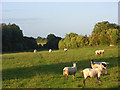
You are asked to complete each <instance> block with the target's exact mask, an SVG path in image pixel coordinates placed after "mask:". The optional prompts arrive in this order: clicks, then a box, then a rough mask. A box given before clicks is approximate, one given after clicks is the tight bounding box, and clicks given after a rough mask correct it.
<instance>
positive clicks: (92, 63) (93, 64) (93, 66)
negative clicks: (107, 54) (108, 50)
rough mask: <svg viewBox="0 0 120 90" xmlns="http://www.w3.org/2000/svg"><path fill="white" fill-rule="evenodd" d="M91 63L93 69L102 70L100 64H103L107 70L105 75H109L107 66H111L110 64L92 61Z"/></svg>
mask: <svg viewBox="0 0 120 90" xmlns="http://www.w3.org/2000/svg"><path fill="white" fill-rule="evenodd" d="M90 61H91V67H92V68H93V69H95V68H100V64H102V65H103V66H104V69H105V74H107V65H108V64H109V63H108V62H93V60H90Z"/></svg>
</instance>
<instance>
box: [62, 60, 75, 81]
mask: <svg viewBox="0 0 120 90" xmlns="http://www.w3.org/2000/svg"><path fill="white" fill-rule="evenodd" d="M76 63H77V62H73V66H72V67H64V69H63V79H64V80H65V75H67V80H68V75H73V79H75V74H76V72H77V67H76Z"/></svg>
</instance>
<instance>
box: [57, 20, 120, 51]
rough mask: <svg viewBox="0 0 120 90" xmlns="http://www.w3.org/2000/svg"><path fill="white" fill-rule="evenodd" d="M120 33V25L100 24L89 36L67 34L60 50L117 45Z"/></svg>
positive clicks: (104, 22)
mask: <svg viewBox="0 0 120 90" xmlns="http://www.w3.org/2000/svg"><path fill="white" fill-rule="evenodd" d="M119 32H120V25H116V24H112V23H109V22H108V21H103V22H98V23H97V24H95V26H94V29H93V31H92V34H91V35H89V36H87V35H84V36H83V35H78V34H76V33H70V34H66V37H65V38H64V39H61V40H60V41H59V49H63V48H79V47H84V46H96V45H110V44H114V45H117V44H118V42H119V41H120V37H119V36H120V33H119Z"/></svg>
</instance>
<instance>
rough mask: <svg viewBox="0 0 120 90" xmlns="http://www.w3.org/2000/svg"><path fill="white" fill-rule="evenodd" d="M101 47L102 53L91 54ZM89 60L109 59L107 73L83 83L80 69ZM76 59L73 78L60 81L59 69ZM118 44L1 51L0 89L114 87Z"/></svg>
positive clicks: (87, 64)
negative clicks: (33, 50)
mask: <svg viewBox="0 0 120 90" xmlns="http://www.w3.org/2000/svg"><path fill="white" fill-rule="evenodd" d="M97 49H105V53H104V55H103V56H101V55H98V56H95V50H97ZM89 59H95V61H96V62H97V61H99V62H101V61H105V62H109V65H108V67H107V70H108V74H106V75H105V74H104V71H103V75H102V76H101V81H102V83H98V80H97V77H95V78H87V80H86V86H84V85H83V79H84V77H83V74H82V73H81V72H80V71H81V70H83V69H85V68H90V67H91V65H90V61H89ZM74 61H78V63H77V69H78V71H77V73H76V75H75V79H74V80H73V78H72V76H68V80H66V79H65V80H63V73H62V70H63V68H64V67H65V66H72V62H74ZM118 62H119V60H118V46H115V47H110V46H96V47H83V48H79V49H69V50H68V51H67V52H64V51H63V50H53V52H52V53H49V52H48V51H38V52H37V53H36V54H34V53H33V52H20V53H6V54H2V88H118V86H119V84H118V83H119V76H118V73H119V71H118Z"/></svg>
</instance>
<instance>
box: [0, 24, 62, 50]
mask: <svg viewBox="0 0 120 90" xmlns="http://www.w3.org/2000/svg"><path fill="white" fill-rule="evenodd" d="M0 28H2V51H25V50H31V49H32V50H33V49H49V48H51V49H58V42H59V40H60V39H61V38H60V37H56V36H55V35H54V34H49V35H48V36H47V38H42V37H38V38H37V39H35V38H33V37H26V36H23V33H22V30H20V28H19V26H18V25H16V24H10V23H9V24H8V25H6V24H5V23H2V24H1V25H0ZM43 41H45V42H46V44H44V45H43V46H42V45H41V44H38V43H41V42H43Z"/></svg>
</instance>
